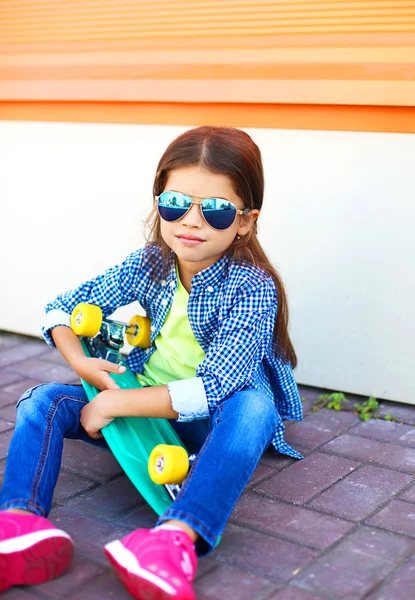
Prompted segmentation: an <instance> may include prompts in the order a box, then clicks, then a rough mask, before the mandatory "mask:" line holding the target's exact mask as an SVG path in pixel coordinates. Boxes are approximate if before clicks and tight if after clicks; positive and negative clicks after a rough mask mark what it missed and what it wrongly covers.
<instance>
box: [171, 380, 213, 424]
mask: <svg viewBox="0 0 415 600" xmlns="http://www.w3.org/2000/svg"><path fill="white" fill-rule="evenodd" d="M167 388H168V390H169V394H170V398H171V404H172V407H173V409H174V410H175V411H176V412H177V413H179V417H178V419H177V420H178V421H193V420H195V419H207V418H208V417H209V406H208V403H207V398H206V392H205V386H204V385H203V380H202V378H201V377H192V378H190V379H181V380H179V381H172V382H171V383H168V384H167Z"/></svg>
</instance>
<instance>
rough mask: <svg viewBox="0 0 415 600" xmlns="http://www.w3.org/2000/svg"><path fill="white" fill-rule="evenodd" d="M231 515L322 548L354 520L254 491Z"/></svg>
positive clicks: (243, 521) (247, 522)
mask: <svg viewBox="0 0 415 600" xmlns="http://www.w3.org/2000/svg"><path fill="white" fill-rule="evenodd" d="M231 519H232V521H233V522H236V523H238V524H241V525H247V526H249V527H252V528H256V529H259V530H261V531H266V532H271V533H274V534H277V535H282V536H284V537H285V538H288V539H290V540H292V541H294V542H299V543H300V544H304V545H307V546H311V547H313V548H319V549H324V548H327V547H328V546H330V545H331V544H333V543H334V542H336V541H337V540H339V539H340V538H341V537H343V535H345V534H346V533H347V532H348V531H350V529H351V528H352V527H353V524H352V523H348V522H347V521H343V520H342V519H338V518H337V517H332V516H329V515H323V514H321V513H318V512H315V511H311V510H308V509H306V508H302V507H300V506H294V505H291V504H285V503H282V502H278V501H276V500H271V499H269V498H264V497H263V496H259V495H258V494H255V493H251V492H249V493H248V494H246V495H245V496H243V497H242V498H241V500H240V501H239V502H238V504H237V505H236V508H235V510H234V512H233V514H232V516H231Z"/></svg>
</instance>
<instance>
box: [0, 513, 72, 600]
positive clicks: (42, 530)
mask: <svg viewBox="0 0 415 600" xmlns="http://www.w3.org/2000/svg"><path fill="white" fill-rule="evenodd" d="M72 553H73V545H72V540H71V538H70V537H69V535H68V534H67V533H65V532H64V531H61V530H60V529H57V528H56V527H55V526H54V525H52V523H50V521H48V520H47V519H44V518H43V517H38V516H37V515H24V514H17V513H11V512H0V593H1V592H4V590H7V588H9V587H11V586H12V585H35V584H37V583H44V582H45V581H49V579H54V578H55V577H59V576H60V575H62V573H64V571H66V569H67V568H68V567H69V564H70V562H71V558H72Z"/></svg>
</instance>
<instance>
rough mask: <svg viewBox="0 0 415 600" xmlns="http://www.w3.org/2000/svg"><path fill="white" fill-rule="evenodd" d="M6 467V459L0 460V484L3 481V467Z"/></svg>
mask: <svg viewBox="0 0 415 600" xmlns="http://www.w3.org/2000/svg"><path fill="white" fill-rule="evenodd" d="M5 468H6V459H5V458H4V459H3V460H0V485H1V484H2V483H3V476H4V469H5Z"/></svg>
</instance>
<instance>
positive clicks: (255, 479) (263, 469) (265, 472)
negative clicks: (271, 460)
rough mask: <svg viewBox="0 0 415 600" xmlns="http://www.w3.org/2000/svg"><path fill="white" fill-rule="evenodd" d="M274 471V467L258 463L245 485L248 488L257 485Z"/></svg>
mask: <svg viewBox="0 0 415 600" xmlns="http://www.w3.org/2000/svg"><path fill="white" fill-rule="evenodd" d="M274 473H275V469H273V468H272V467H268V466H267V465H263V464H259V465H258V466H257V468H256V469H255V473H254V474H253V475H252V477H251V481H250V482H249V483H248V485H247V486H246V487H247V488H248V489H249V488H251V487H253V486H255V485H257V484H258V483H260V482H261V481H263V480H264V479H266V478H267V477H269V476H270V475H273V474H274Z"/></svg>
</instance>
